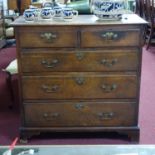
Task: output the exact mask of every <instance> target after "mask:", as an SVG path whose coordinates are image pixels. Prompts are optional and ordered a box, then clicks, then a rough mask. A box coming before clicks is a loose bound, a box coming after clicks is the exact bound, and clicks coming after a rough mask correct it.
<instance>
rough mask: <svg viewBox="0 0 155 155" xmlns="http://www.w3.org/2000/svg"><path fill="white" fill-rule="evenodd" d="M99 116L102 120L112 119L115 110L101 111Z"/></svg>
mask: <svg viewBox="0 0 155 155" xmlns="http://www.w3.org/2000/svg"><path fill="white" fill-rule="evenodd" d="M97 116H98V117H99V118H100V119H102V120H110V119H113V117H114V113H113V112H99V113H97Z"/></svg>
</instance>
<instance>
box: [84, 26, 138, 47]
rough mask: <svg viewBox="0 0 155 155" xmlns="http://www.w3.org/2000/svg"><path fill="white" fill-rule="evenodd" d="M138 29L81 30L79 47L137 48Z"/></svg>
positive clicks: (99, 28)
mask: <svg viewBox="0 0 155 155" xmlns="http://www.w3.org/2000/svg"><path fill="white" fill-rule="evenodd" d="M139 35H140V31H139V29H124V28H123V29H117V28H113V27H111V28H110V27H109V28H104V29H103V28H102V27H98V28H83V29H82V30H81V47H109V46H110V47H114V46H138V45H139V44H140V40H139Z"/></svg>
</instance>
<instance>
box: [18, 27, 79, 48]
mask: <svg viewBox="0 0 155 155" xmlns="http://www.w3.org/2000/svg"><path fill="white" fill-rule="evenodd" d="M19 33H20V35H19V41H20V46H21V47H75V46H76V45H77V31H76V30H75V29H74V28H70V29H68V28H63V29H62V28H61V27H57V28H55V27H53V28H50V27H44V28H38V27H34V28H33V29H32V28H27V27H26V28H24V29H22V28H21V29H20V31H19Z"/></svg>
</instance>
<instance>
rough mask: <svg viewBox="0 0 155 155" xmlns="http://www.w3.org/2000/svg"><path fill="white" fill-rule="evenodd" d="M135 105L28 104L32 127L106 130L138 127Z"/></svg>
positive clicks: (27, 113)
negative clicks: (106, 127) (99, 128)
mask: <svg viewBox="0 0 155 155" xmlns="http://www.w3.org/2000/svg"><path fill="white" fill-rule="evenodd" d="M135 109H136V108H135V103H100V102H99V103H91V102H90V103H89V102H87V103H82V102H79V103H78V102H77V103H51V104H50V103H37V104H31V103H27V104H24V112H25V125H26V126H30V127H33V126H35V127H37V126H38V127H84V126H87V127H89V126H90V127H93V126H98V127H105V126H109V127H111V126H133V125H136V119H135V118H136V110H135Z"/></svg>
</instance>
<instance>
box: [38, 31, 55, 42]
mask: <svg viewBox="0 0 155 155" xmlns="http://www.w3.org/2000/svg"><path fill="white" fill-rule="evenodd" d="M40 37H41V38H42V39H44V40H46V41H48V42H52V41H53V40H55V39H56V38H57V35H56V34H55V33H50V32H45V33H41V34H40Z"/></svg>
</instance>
